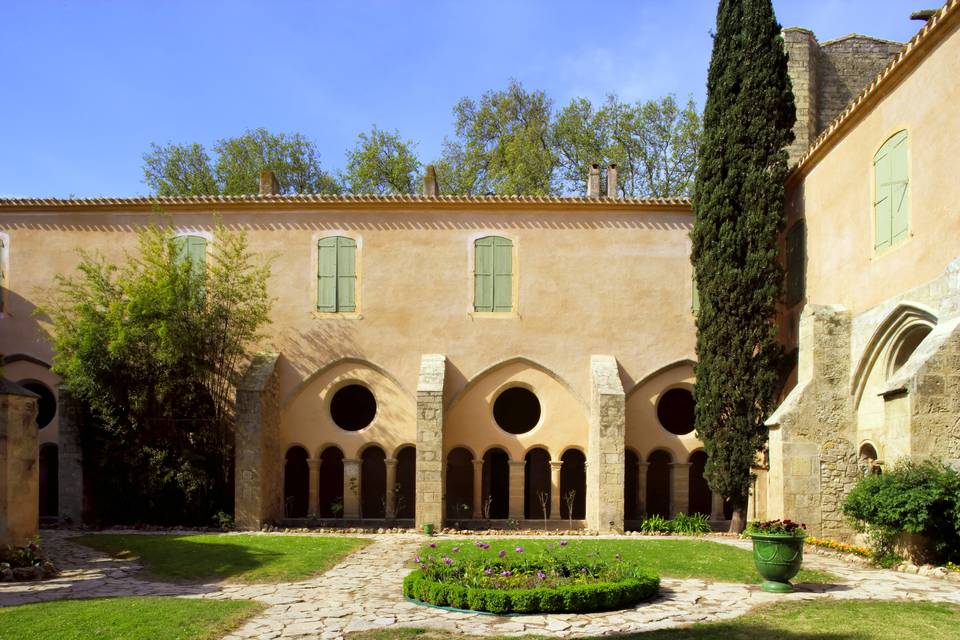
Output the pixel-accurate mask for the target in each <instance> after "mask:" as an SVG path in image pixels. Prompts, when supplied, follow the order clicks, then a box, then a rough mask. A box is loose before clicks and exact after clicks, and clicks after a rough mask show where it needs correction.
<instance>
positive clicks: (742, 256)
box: [691, 0, 795, 530]
mask: <svg viewBox="0 0 960 640" xmlns="http://www.w3.org/2000/svg"><path fill="white" fill-rule="evenodd" d="M794 121H795V111H794V102H793V94H792V92H791V88H790V80H789V77H788V76H787V55H786V53H785V51H784V48H783V41H782V39H781V36H780V25H779V24H778V23H777V20H776V17H775V16H774V13H773V7H772V5H771V2H770V0H720V5H719V8H718V10H717V30H716V35H715V36H714V41H713V57H712V59H711V61H710V70H709V73H708V75H707V103H706V108H705V111H704V116H703V140H702V143H701V146H700V152H699V168H698V172H697V179H696V186H695V189H694V195H693V207H694V211H695V213H696V218H695V222H694V227H693V231H692V233H691V237H692V240H693V251H692V262H693V265H694V271H695V275H696V279H697V285H698V289H699V293H700V312H699V314H698V316H697V356H698V362H697V366H696V378H697V381H696V386H695V389H694V394H695V396H696V400H697V406H696V430H697V435H698V436H699V437H700V439H701V440H703V442H704V446H705V448H706V451H707V454H708V456H709V458H708V461H707V466H706V477H707V480H708V481H709V483H710V487H711V488H712V489H713V490H714V491H718V492H719V493H720V495H722V496H723V497H724V498H726V499H728V500H729V501H730V502H731V504H732V506H733V508H734V519H733V522H732V524H731V529H736V530H739V529H741V528H742V527H743V514H744V510H745V507H746V504H747V498H748V495H749V489H750V466H751V463H753V461H754V460H755V457H756V456H757V454H758V452H760V451H762V450H763V448H764V446H765V445H766V441H767V429H766V427H765V426H764V420H765V419H766V417H767V416H768V415H769V412H770V411H771V410H772V408H773V403H774V395H775V393H776V390H777V362H778V359H779V358H780V354H781V349H780V347H779V346H778V344H777V341H776V335H777V330H776V326H775V324H774V313H775V309H776V304H777V301H778V300H779V298H780V296H781V293H782V292H781V289H782V281H783V274H782V270H781V268H780V265H779V263H778V260H777V256H778V246H777V240H778V234H779V232H780V230H781V228H782V224H783V205H784V180H785V178H786V175H787V152H786V147H787V145H788V144H789V143H790V142H791V141H792V140H793V132H792V127H793V124H794Z"/></svg>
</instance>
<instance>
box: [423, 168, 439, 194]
mask: <svg viewBox="0 0 960 640" xmlns="http://www.w3.org/2000/svg"><path fill="white" fill-rule="evenodd" d="M423 195H425V196H431V197H432V196H438V195H440V188H439V187H438V186H437V170H436V169H434V168H433V165H432V164H428V165H427V171H426V173H424V174H423Z"/></svg>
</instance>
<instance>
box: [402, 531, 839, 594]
mask: <svg viewBox="0 0 960 640" xmlns="http://www.w3.org/2000/svg"><path fill="white" fill-rule="evenodd" d="M483 542H487V543H489V544H490V549H489V550H482V549H477V548H476V547H475V546H474V545H473V541H472V540H462V541H450V540H443V541H437V543H436V544H437V548H436V549H430V548H423V549H421V551H420V553H421V554H422V555H430V554H433V555H437V554H438V553H446V554H448V555H455V554H452V553H451V549H452V548H453V547H460V552H459V555H460V556H468V557H476V556H478V555H481V554H487V557H496V554H497V551H498V550H500V549H506V551H507V554H508V557H509V556H515V555H516V552H515V551H514V549H515V548H516V547H518V546H522V547H523V548H524V553H526V554H536V553H538V552H540V551H543V550H545V548H546V545H547V544H557V542H556V541H555V540H554V541H552V542H551V541H550V540H542V539H540V540H521V539H513V540H493V539H483ZM594 551H596V552H598V553H599V554H600V555H601V557H606V558H610V559H611V560H613V559H614V556H615V555H616V554H618V553H619V554H620V555H621V557H622V558H623V560H624V561H631V562H636V563H638V564H640V565H641V566H643V567H644V568H647V569H650V570H652V571H654V572H655V573H657V574H659V575H660V576H664V577H670V578H682V579H685V578H701V579H704V580H714V581H718V582H740V583H745V584H760V583H761V582H763V580H762V579H761V578H760V575H759V574H758V573H757V570H756V568H755V567H754V565H753V554H752V553H751V552H750V551H747V550H745V549H738V548H736V547H733V546H730V545H727V544H720V543H717V542H710V541H708V540H578V539H576V538H574V539H571V540H570V541H569V545H568V546H567V547H565V549H564V552H565V553H582V554H587V553H592V552H594ZM839 581H840V578H838V577H837V576H835V575H833V574H830V573H825V572H823V571H814V570H806V569H804V570H801V571H800V573H799V574H798V575H797V577H796V578H794V579H793V580H792V582H793V583H795V584H796V583H836V582H839Z"/></svg>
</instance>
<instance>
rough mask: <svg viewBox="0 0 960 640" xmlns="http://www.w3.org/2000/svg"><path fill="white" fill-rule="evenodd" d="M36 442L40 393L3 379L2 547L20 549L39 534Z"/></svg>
mask: <svg viewBox="0 0 960 640" xmlns="http://www.w3.org/2000/svg"><path fill="white" fill-rule="evenodd" d="M37 440H38V438H37V394H35V393H33V392H31V391H28V390H27V389H24V388H23V387H21V386H19V385H17V384H14V383H13V382H10V381H9V380H7V379H5V378H0V546H6V545H14V546H19V545H22V544H24V543H25V542H26V541H27V540H28V539H29V538H32V537H33V536H35V535H37V527H38V525H39V521H40V505H39V502H40V461H39V451H40V449H39V445H38V443H37Z"/></svg>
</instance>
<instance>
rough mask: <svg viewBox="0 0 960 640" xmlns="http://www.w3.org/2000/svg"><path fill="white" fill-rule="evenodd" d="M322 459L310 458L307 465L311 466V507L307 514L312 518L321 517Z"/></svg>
mask: <svg viewBox="0 0 960 640" xmlns="http://www.w3.org/2000/svg"><path fill="white" fill-rule="evenodd" d="M321 462H323V460H321V459H320V458H310V459H309V460H307V464H308V465H310V506H309V508H308V509H307V513H308V514H309V515H311V516H319V515H320V463H321Z"/></svg>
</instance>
